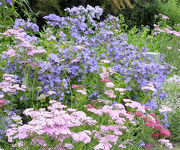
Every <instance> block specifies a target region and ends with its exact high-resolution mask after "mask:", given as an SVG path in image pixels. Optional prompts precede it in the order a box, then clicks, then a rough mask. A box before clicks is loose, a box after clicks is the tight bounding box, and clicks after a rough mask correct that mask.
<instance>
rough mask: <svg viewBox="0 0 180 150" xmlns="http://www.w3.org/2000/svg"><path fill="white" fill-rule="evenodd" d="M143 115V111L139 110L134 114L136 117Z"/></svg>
mask: <svg viewBox="0 0 180 150" xmlns="http://www.w3.org/2000/svg"><path fill="white" fill-rule="evenodd" d="M143 115H144V113H143V112H140V111H138V112H135V116H136V117H141V116H143Z"/></svg>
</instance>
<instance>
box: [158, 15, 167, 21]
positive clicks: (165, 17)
mask: <svg viewBox="0 0 180 150" xmlns="http://www.w3.org/2000/svg"><path fill="white" fill-rule="evenodd" d="M159 15H160V16H161V17H162V19H165V20H166V19H169V17H168V16H165V15H162V14H159Z"/></svg>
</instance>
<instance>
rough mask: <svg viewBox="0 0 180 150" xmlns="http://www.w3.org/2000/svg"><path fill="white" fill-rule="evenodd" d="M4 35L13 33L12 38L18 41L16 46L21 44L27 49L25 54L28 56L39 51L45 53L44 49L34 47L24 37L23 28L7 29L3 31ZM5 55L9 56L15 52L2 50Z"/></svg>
mask: <svg viewBox="0 0 180 150" xmlns="http://www.w3.org/2000/svg"><path fill="white" fill-rule="evenodd" d="M3 34H4V35H6V36H8V37H9V36H11V35H14V38H15V39H16V40H18V41H19V42H20V44H19V45H17V47H19V46H21V47H23V48H25V49H27V50H28V52H27V54H28V55H29V56H34V55H35V54H40V53H46V50H44V49H43V48H42V47H35V46H34V45H32V44H31V43H30V42H28V41H26V39H25V32H23V29H17V30H16V29H8V30H7V31H6V32H4V33H3ZM4 54H5V55H8V56H10V57H12V56H14V55H15V52H14V51H12V50H10V51H7V52H4Z"/></svg>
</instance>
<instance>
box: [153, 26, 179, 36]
mask: <svg viewBox="0 0 180 150" xmlns="http://www.w3.org/2000/svg"><path fill="white" fill-rule="evenodd" d="M154 27H155V31H157V32H155V35H156V34H160V33H167V34H174V35H175V36H177V37H180V32H177V31H174V30H172V28H171V27H169V28H166V29H160V27H159V26H158V25H156V24H154Z"/></svg>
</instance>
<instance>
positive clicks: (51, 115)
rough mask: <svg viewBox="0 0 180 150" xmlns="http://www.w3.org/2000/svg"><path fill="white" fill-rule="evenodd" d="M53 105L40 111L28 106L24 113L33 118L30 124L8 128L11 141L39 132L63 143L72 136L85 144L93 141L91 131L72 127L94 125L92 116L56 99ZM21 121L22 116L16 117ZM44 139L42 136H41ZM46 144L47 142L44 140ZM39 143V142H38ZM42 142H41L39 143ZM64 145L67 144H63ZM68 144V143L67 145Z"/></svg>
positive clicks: (39, 134) (74, 139)
mask: <svg viewBox="0 0 180 150" xmlns="http://www.w3.org/2000/svg"><path fill="white" fill-rule="evenodd" d="M50 103H51V105H50V106H49V107H48V111H46V110H45V109H44V108H42V109H39V110H38V111H36V110H34V108H28V109H26V110H25V111H24V112H23V113H24V114H25V115H27V116H30V117H31V118H32V120H31V121H30V122H29V123H28V124H24V125H22V126H13V127H12V128H9V129H8V130H7V134H6V135H7V137H8V141H9V142H13V140H15V139H18V140H23V139H27V138H29V136H33V135H34V134H37V135H38V136H40V137H42V135H43V134H46V135H49V136H50V137H51V138H52V139H56V138H58V137H59V138H58V140H59V141H60V142H61V143H63V141H64V139H66V138H70V137H72V139H73V142H79V141H82V142H84V143H85V144H86V143H89V142H90V141H91V138H90V136H89V135H91V132H90V131H88V130H84V131H82V132H79V133H75V132H72V131H71V130H70V128H72V127H77V126H81V125H85V124H88V125H90V126H91V125H94V124H95V123H96V121H95V120H93V119H92V118H91V117H88V116H86V114H85V113H84V112H82V111H76V110H75V109H74V110H73V111H72V110H71V109H70V110H68V109H67V110H65V108H66V106H64V105H62V104H61V103H60V102H56V101H54V100H51V101H50ZM15 118H16V120H17V119H18V120H19V121H20V117H19V118H18V117H17V116H16V117H15ZM40 139H41V140H42V138H40ZM42 143H43V145H44V146H46V143H44V142H42ZM36 144H37V143H36ZM38 144H40V143H38ZM16 146H17V145H16ZM61 146H62V147H63V146H65V145H61ZM66 146H67V145H66Z"/></svg>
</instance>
